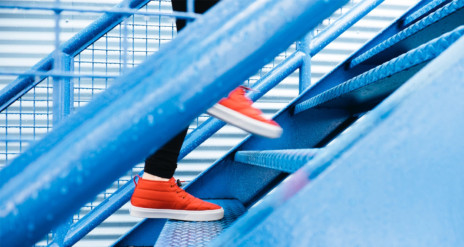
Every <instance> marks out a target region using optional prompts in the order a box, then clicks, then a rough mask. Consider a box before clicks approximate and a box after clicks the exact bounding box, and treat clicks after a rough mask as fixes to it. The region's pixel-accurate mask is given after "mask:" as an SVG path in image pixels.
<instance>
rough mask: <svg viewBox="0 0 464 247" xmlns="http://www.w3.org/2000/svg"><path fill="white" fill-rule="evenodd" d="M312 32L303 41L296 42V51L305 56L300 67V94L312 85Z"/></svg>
mask: <svg viewBox="0 0 464 247" xmlns="http://www.w3.org/2000/svg"><path fill="white" fill-rule="evenodd" d="M312 36H313V34H312V31H311V32H309V33H308V34H306V35H305V36H304V37H303V38H302V39H301V40H299V41H297V42H296V49H297V50H298V51H300V52H303V53H304V54H305V56H304V58H303V62H302V63H301V67H300V74H299V77H300V78H299V79H300V83H299V93H302V92H303V91H304V90H305V89H306V88H308V87H309V86H310V85H311V49H310V43H311V39H312Z"/></svg>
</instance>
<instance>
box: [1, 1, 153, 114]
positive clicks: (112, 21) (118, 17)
mask: <svg viewBox="0 0 464 247" xmlns="http://www.w3.org/2000/svg"><path fill="white" fill-rule="evenodd" d="M149 1H150V0H129V1H125V2H123V3H121V4H119V5H117V6H116V7H115V8H114V10H117V9H121V8H123V9H125V8H126V6H129V8H133V9H139V8H141V7H142V6H144V5H146V4H147V3H148V2H149ZM125 17H126V15H124V14H118V13H105V14H104V15H103V16H101V17H100V18H98V19H97V20H95V21H94V22H92V23H91V24H90V25H89V26H87V27H86V28H84V29H83V30H81V31H80V32H79V33H77V34H76V35H74V36H73V37H72V38H71V39H69V40H68V41H66V42H65V43H64V44H62V45H61V46H60V48H59V49H60V50H61V51H62V52H64V53H66V54H68V55H69V56H71V57H73V56H76V55H77V54H78V53H79V52H81V51H82V50H84V49H85V48H86V47H88V46H89V45H91V44H92V43H93V42H95V41H96V40H98V39H99V38H100V37H102V36H103V35H104V34H106V33H107V32H108V31H110V30H111V29H112V28H114V27H115V26H116V25H118V24H119V23H121V22H122V21H123V20H124V18H125ZM53 54H54V52H52V53H50V54H49V55H48V56H46V57H45V58H44V59H42V60H41V61H39V62H38V63H37V64H36V65H34V66H32V67H31V68H30V69H29V71H49V70H51V69H52V68H53V62H54V56H53ZM44 78H45V77H42V78H39V79H38V80H36V78H33V77H32V76H20V77H18V78H17V79H16V80H14V81H13V82H12V83H10V84H8V85H7V86H6V87H4V88H3V89H1V90H0V112H2V111H3V110H4V109H5V108H7V107H8V106H9V105H11V104H12V103H13V102H14V101H16V100H17V99H18V98H20V97H21V96H23V95H24V94H26V93H27V92H28V91H29V90H31V89H32V88H33V87H35V86H36V85H37V84H38V83H39V82H40V81H42V80H43V79H44Z"/></svg>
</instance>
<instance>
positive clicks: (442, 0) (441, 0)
mask: <svg viewBox="0 0 464 247" xmlns="http://www.w3.org/2000/svg"><path fill="white" fill-rule="evenodd" d="M447 1H449V0H433V1H430V2H429V3H428V4H426V5H425V6H423V7H422V8H420V9H419V10H417V11H415V12H414V13H412V14H410V15H409V16H408V17H406V18H405V19H404V22H403V25H405V26H408V25H409V24H411V23H413V22H414V21H416V20H418V19H419V18H421V17H422V16H424V15H426V14H428V13H429V12H430V11H432V10H433V9H435V8H437V7H438V6H440V5H442V4H443V3H445V2H447Z"/></svg>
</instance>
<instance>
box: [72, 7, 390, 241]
mask: <svg viewBox="0 0 464 247" xmlns="http://www.w3.org/2000/svg"><path fill="white" fill-rule="evenodd" d="M382 2H383V0H367V1H363V2H361V3H359V4H357V5H355V6H354V7H353V8H351V9H350V10H349V11H348V12H346V13H345V14H343V15H342V16H340V17H339V18H338V19H337V20H336V21H335V22H334V23H332V24H331V25H330V26H328V27H327V28H325V29H324V30H323V31H322V32H320V33H318V34H317V35H316V36H315V37H314V38H313V40H312V42H311V43H310V49H309V51H310V54H311V56H314V55H316V54H317V53H318V52H319V51H321V50H322V49H323V48H324V47H325V46H327V45H328V44H329V43H331V42H332V41H333V40H335V39H336V38H337V37H338V36H340V35H341V34H342V33H343V32H344V31H346V30H347V29H348V28H350V27H351V26H352V25H354V24H355V23H356V22H358V21H359V20H360V19H361V18H363V17H364V16H365V15H367V14H368V13H369V12H370V11H372V10H373V9H374V8H376V7H377V6H378V5H380V4H381V3H382ZM305 55H306V54H303V53H302V52H299V51H296V52H294V53H293V54H291V55H290V56H289V57H287V58H286V59H285V60H284V61H282V62H281V63H280V64H278V65H277V66H276V67H274V68H273V69H272V70H271V71H269V72H268V73H266V74H265V75H264V76H263V77H262V78H261V79H260V80H258V81H257V82H256V83H255V84H254V85H253V90H252V91H250V92H249V93H248V94H247V96H248V97H249V98H250V99H251V100H253V101H256V100H258V99H259V98H261V97H262V96H263V95H264V94H265V93H267V92H268V91H269V90H270V89H272V88H273V87H275V86H276V85H277V84H278V83H280V82H281V81H282V80H284V79H285V78H286V77H287V76H289V75H290V74H292V73H293V72H294V71H295V70H296V69H297V68H299V67H300V65H301V63H302V61H303V58H304V57H305ZM224 125H225V123H224V122H223V121H220V120H218V119H215V118H213V117H210V118H209V119H207V120H206V121H205V122H204V123H203V124H202V125H200V126H199V127H197V128H196V129H195V130H194V131H193V132H191V133H190V134H189V135H188V136H187V138H186V140H185V142H184V145H183V147H182V149H181V151H180V155H179V160H181V159H183V158H184V157H185V156H187V155H188V154H189V153H190V152H191V151H193V150H194V149H195V148H196V147H198V146H199V145H200V144H201V143H203V142H204V141H205V140H206V139H208V138H209V137H211V136H212V135H213V134H214V133H216V132H217V131H218V130H219V129H221V128H222V127H223V126H224ZM142 173H143V172H141V173H140V174H139V175H142ZM134 188H135V186H134V184H133V182H132V181H128V182H126V183H125V184H124V185H123V186H121V187H120V188H119V189H118V190H117V191H116V192H114V193H113V194H112V195H111V196H110V197H108V198H107V199H105V200H104V201H103V202H101V203H100V204H99V205H98V206H97V207H96V208H94V209H93V210H92V211H90V212H89V213H88V214H86V215H85V216H84V217H83V218H82V219H81V220H79V221H78V222H76V223H74V224H73V225H72V226H71V228H70V231H69V232H68V234H67V236H66V237H65V240H64V245H65V246H71V245H73V244H74V243H76V242H77V241H78V240H80V239H81V238H82V237H84V236H85V235H86V234H87V233H89V232H90V231H91V230H92V229H94V228H95V227H96V226H98V225H99V224H100V223H101V222H103V221H104V220H105V219H106V218H107V217H109V216H110V215H112V214H113V213H114V212H116V211H117V210H118V209H119V208H120V207H122V206H123V205H124V204H125V203H127V202H128V201H129V199H130V196H131V194H132V192H133V190H134Z"/></svg>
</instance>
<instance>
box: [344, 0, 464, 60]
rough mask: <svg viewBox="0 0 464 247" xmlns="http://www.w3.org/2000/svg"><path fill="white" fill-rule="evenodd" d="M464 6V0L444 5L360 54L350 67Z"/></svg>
mask: <svg viewBox="0 0 464 247" xmlns="http://www.w3.org/2000/svg"><path fill="white" fill-rule="evenodd" d="M463 7H464V0H457V1H453V2H451V3H449V4H447V5H445V6H443V7H442V8H440V9H439V10H437V11H435V12H434V13H432V14H430V15H428V16H427V17H425V18H424V19H422V20H420V21H418V22H417V23H415V24H414V25H412V26H410V27H408V28H406V29H404V30H403V31H401V32H399V33H397V34H395V35H393V36H392V37H390V38H388V39H387V40H385V41H383V42H381V43H380V44H378V45H376V46H374V47H373V48H372V49H370V50H368V51H366V52H364V53H363V54H361V55H359V56H358V57H356V58H355V59H353V60H352V61H351V62H350V67H351V68H353V67H354V66H356V65H358V64H361V63H362V62H364V61H366V60H367V59H369V58H371V57H373V56H375V55H377V54H379V53H380V52H382V51H384V50H386V49H387V48H389V47H392V46H393V45H395V44H397V43H399V42H400V41H402V40H405V39H406V38H408V37H410V36H412V35H413V34H415V33H417V32H419V31H421V30H423V29H425V28H426V27H428V26H430V25H432V24H433V23H435V22H437V21H439V20H441V19H443V18H444V17H446V16H448V15H450V14H452V13H454V12H456V11H457V10H459V9H461V8H463Z"/></svg>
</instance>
